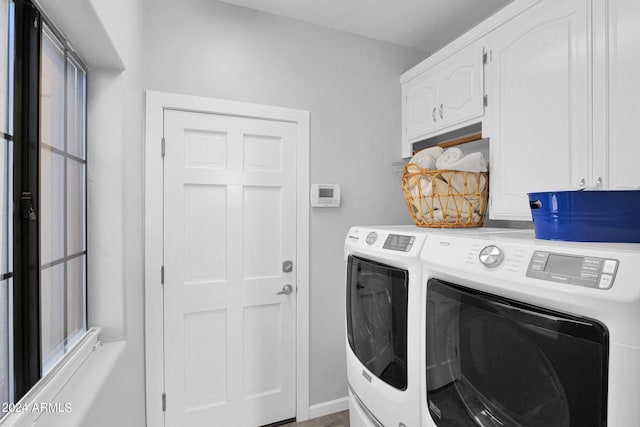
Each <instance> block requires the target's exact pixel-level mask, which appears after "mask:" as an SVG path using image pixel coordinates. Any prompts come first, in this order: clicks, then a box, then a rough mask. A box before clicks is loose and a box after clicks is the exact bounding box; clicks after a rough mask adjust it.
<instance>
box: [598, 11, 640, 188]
mask: <svg viewBox="0 0 640 427" xmlns="http://www.w3.org/2000/svg"><path fill="white" fill-rule="evenodd" d="M607 5H608V8H607ZM593 6H594V39H595V43H594V55H595V59H594V88H595V91H594V103H593V106H594V123H595V126H594V147H595V151H594V176H595V177H596V179H597V178H599V177H601V178H602V181H603V183H604V188H608V189H616V188H621V187H631V188H637V187H640V166H639V165H640V163H639V159H640V140H639V137H640V1H638V0H608V1H606V2H601V1H595V0H594V1H593Z"/></svg>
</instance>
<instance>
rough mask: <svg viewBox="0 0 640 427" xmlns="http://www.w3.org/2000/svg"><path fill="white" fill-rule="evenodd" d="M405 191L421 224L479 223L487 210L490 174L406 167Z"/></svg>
mask: <svg viewBox="0 0 640 427" xmlns="http://www.w3.org/2000/svg"><path fill="white" fill-rule="evenodd" d="M402 192H403V193H404V199H405V201H406V202H407V208H408V209H409V213H411V217H412V218H413V221H414V222H415V223H416V225H417V226H418V227H435V228H463V227H480V226H482V223H483V221H484V215H485V213H486V211H487V200H488V199H489V174H488V173H487V172H464V171H456V170H435V169H422V168H420V167H419V166H418V165H416V164H415V163H409V164H407V165H406V166H405V167H404V173H403V174H402Z"/></svg>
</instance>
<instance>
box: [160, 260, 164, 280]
mask: <svg viewBox="0 0 640 427" xmlns="http://www.w3.org/2000/svg"><path fill="white" fill-rule="evenodd" d="M160 284H161V285H164V265H162V266H160Z"/></svg>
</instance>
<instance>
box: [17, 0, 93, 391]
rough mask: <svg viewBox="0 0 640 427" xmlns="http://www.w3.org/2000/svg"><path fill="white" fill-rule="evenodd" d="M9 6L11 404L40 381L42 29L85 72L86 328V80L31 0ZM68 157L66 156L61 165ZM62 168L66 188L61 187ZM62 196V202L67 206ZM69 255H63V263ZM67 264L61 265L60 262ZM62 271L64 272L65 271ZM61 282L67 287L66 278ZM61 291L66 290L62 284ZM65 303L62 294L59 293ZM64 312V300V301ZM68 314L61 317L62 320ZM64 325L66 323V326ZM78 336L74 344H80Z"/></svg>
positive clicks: (81, 64) (79, 62) (73, 57)
mask: <svg viewBox="0 0 640 427" xmlns="http://www.w3.org/2000/svg"><path fill="white" fill-rule="evenodd" d="M13 3H14V8H15V9H14V10H15V12H14V20H15V21H14V28H15V35H14V58H15V59H14V68H13V76H14V82H13V87H14V94H13V95H14V96H13V129H14V131H13V143H14V158H13V242H11V241H10V242H9V243H10V244H11V243H13V301H12V303H13V306H12V310H13V316H12V319H13V377H14V393H13V401H14V402H17V401H18V400H20V398H22V396H24V395H25V394H26V393H27V392H28V391H29V390H30V389H31V388H32V387H33V386H34V385H35V384H36V383H37V382H38V381H39V380H40V379H41V378H42V376H43V374H44V372H43V370H44V368H45V367H44V366H43V365H42V362H43V361H42V331H41V289H40V284H41V272H42V265H41V260H40V254H41V252H40V249H41V247H40V246H41V234H40V228H41V217H40V215H39V214H40V208H41V206H40V204H41V200H40V197H41V188H40V179H41V176H40V173H41V166H42V165H41V161H40V152H41V136H40V127H41V114H40V111H41V109H40V108H41V102H40V99H41V54H42V48H43V41H42V37H43V33H44V31H45V29H44V27H45V26H46V27H47V29H46V31H48V32H49V33H51V34H52V35H53V36H54V37H56V38H57V39H58V41H60V42H61V44H62V47H63V49H64V58H65V62H66V61H69V60H70V61H71V62H72V63H73V64H74V65H75V66H78V67H79V68H81V69H82V70H83V71H84V73H85V74H84V75H85V80H84V88H83V89H84V100H83V101H84V104H83V110H82V119H83V121H84V126H83V132H84V135H83V139H84V176H83V181H84V182H83V185H84V195H83V197H84V205H83V209H84V212H83V215H84V230H83V233H84V236H83V240H84V251H83V252H84V260H85V261H84V289H83V299H84V301H83V304H82V305H83V313H81V314H82V316H84V318H83V324H84V332H85V333H86V331H87V329H88V322H87V319H88V315H87V304H86V301H87V299H86V298H87V282H88V266H87V259H88V256H87V252H88V251H87V236H88V233H87V164H88V162H87V144H86V141H87V113H86V104H87V102H86V101H87V80H88V74H89V73H88V70H87V66H86V65H85V63H84V62H83V61H82V59H81V58H80V57H78V55H77V54H75V52H73V50H72V49H71V48H70V46H69V44H68V42H67V41H66V38H65V37H64V36H63V35H62V34H61V33H60V31H59V30H58V29H57V28H56V27H55V25H54V24H53V23H52V22H51V21H50V20H49V19H47V17H46V16H44V14H43V13H42V12H41V11H40V10H39V9H38V7H37V6H36V5H35V4H34V3H33V2H32V1H30V0H13ZM67 66H68V64H67V63H65V76H64V79H65V106H64V109H65V119H64V121H65V123H64V125H63V126H64V127H65V136H64V138H65V147H66V145H67V141H66V138H67V131H66V129H67V120H68V118H67V113H68V110H67V109H68V102H67V94H66V89H67V79H68V75H67V73H66V69H67V68H66V67H67ZM66 160H67V158H66V157H65V164H66ZM66 173H67V171H66V166H65V183H64V185H65V189H64V194H67V191H68V189H67V188H66V181H67V178H66ZM66 202H67V201H66V196H65V200H64V203H65V204H66ZM64 221H65V229H64V233H65V241H66V238H67V237H66V233H67V215H66V206H65V215H64ZM67 257H68V254H66V253H65V254H64V258H65V259H66V258H67ZM64 262H65V263H66V261H64ZM65 272H66V267H65ZM64 280H65V281H64V283H65V284H66V283H67V278H66V274H65V279H64ZM65 289H66V285H65ZM64 294H65V298H66V290H65V292H64ZM65 307H66V299H65ZM67 313H68V312H67V311H66V309H65V312H64V316H65V319H66V316H67ZM65 323H66V322H65ZM64 334H65V337H64V343H63V344H64V347H63V357H64V354H66V353H67V352H68V351H69V349H70V348H71V347H72V346H73V343H71V345H69V343H67V340H66V338H67V337H66V330H65V331H64ZM82 336H83V334H81V335H80V336H78V337H77V338H78V339H76V340H74V341H75V342H79V341H81V338H82Z"/></svg>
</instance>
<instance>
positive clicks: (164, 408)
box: [162, 392, 167, 412]
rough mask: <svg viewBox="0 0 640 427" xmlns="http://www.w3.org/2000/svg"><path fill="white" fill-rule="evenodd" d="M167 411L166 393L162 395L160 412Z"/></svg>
mask: <svg viewBox="0 0 640 427" xmlns="http://www.w3.org/2000/svg"><path fill="white" fill-rule="evenodd" d="M166 410H167V393H164V392H163V393H162V412H165V411H166Z"/></svg>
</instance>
